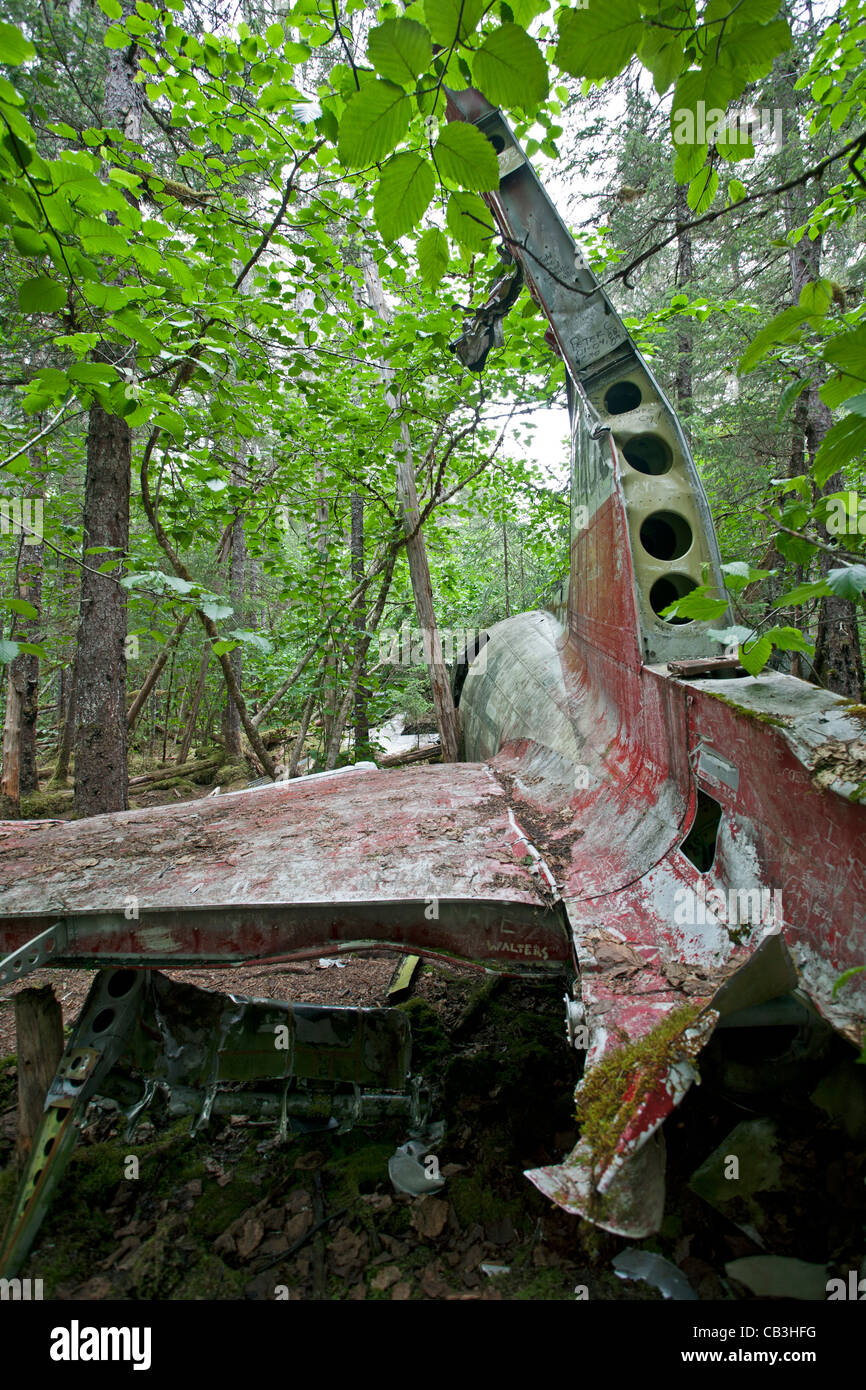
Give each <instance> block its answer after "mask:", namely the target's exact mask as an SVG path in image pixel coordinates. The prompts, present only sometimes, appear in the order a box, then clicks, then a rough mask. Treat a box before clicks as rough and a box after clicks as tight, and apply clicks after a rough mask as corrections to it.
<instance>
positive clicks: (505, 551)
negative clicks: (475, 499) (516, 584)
mask: <svg viewBox="0 0 866 1390" xmlns="http://www.w3.org/2000/svg"><path fill="white" fill-rule="evenodd" d="M502 559H503V568H504V570H505V616H506V618H510V617H511V597H510V595H509V593H508V523H507V521H503V523H502Z"/></svg>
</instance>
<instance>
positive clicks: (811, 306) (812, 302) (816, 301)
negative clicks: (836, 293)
mask: <svg viewBox="0 0 866 1390" xmlns="http://www.w3.org/2000/svg"><path fill="white" fill-rule="evenodd" d="M832 303H833V286H832V285H831V284H830V281H829V280H812V281H810V282H809V284H808V285H804V286H803V288H802V290H801V291H800V308H801V309H808V311H809V313H810V314H826V312H827V310H828V309H829V308H830V305H831V304H832Z"/></svg>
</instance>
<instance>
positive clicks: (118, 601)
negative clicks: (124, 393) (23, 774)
mask: <svg viewBox="0 0 866 1390" xmlns="http://www.w3.org/2000/svg"><path fill="white" fill-rule="evenodd" d="M131 466H132V437H131V432H130V429H129V426H128V425H127V424H126V421H125V420H122V419H120V418H119V417H118V416H116V415H107V414H106V413H105V411H104V410H103V408H102V406H101V405H100V404H99V403H98V402H97V401H94V403H93V405H92V406H91V407H90V423H89V429H88V434H87V478H86V482H85V497H84V546H83V549H84V563H85V565H86V566H87V568H86V569H84V570H83V571H82V575H81V617H80V621H79V625H78V654H77V662H76V665H77V671H78V689H77V692H76V720H75V801H74V806H75V814H76V816H96V815H99V814H101V813H102V812H105V811H124V810H126V807H127V767H126V749H127V729H126V590H125V589H123V588H122V587H121V585H120V584H119V583H118V579H119V577H120V573H121V569H120V567H118V569H116V570H114V571H112V572H110V573H108V574H99V573H96V572H95V569H96V567H95V565H94V563H93V562H94V560H95V559H97V557H95V556H88V554H87V551H88V548H89V547H91V546H110V547H111V548H112V550H113V551H114V552H115V554H117V555H119V556H123V555H125V554H126V551H127V549H128V546H129V494H130V469H131ZM99 558H100V559H101V556H100V557H99ZM97 563H98V559H97Z"/></svg>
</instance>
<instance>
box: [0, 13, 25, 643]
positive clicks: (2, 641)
mask: <svg viewBox="0 0 866 1390" xmlns="http://www.w3.org/2000/svg"><path fill="white" fill-rule="evenodd" d="M4 27H8V26H4ZM20 650H21V647H20V645H19V643H18V642H7V641H6V640H5V638H3V639H0V664H8V663H9V662H10V661H14V660H15V658H16V656H17V655H18V653H19V651H20Z"/></svg>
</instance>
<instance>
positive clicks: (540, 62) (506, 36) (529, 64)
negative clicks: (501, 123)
mask: <svg viewBox="0 0 866 1390" xmlns="http://www.w3.org/2000/svg"><path fill="white" fill-rule="evenodd" d="M472 78H473V81H474V83H475V86H476V87H478V88H479V89H480V91H482V92H483V93H484V95H485V96H486V97H487V100H488V101H492V102H493V104H494V106H519V107H523V108H527V109H528V108H530V107H532V106H534V105H536V104H537V103H538V102H540V101H543V100H544V98H545V97H546V96H547V64H546V63H545V61H544V59H543V58H542V56H541V53H540V51H539V48H538V44H537V43H536V42H535V40H534V39H533V38H530V36H529V34H527V32H526V30H525V29H521V28H520V26H519V25H517V24H503V25H502V26H501V27H500V28H499V29H495V30H494V31H493V33H492V34H490V35H488V37H487V38H486V39H485V40H484V42H483V44H482V45H481V47H480V49H479V50H478V52H477V53H476V54H475V55H474V56H473V59H472Z"/></svg>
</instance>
